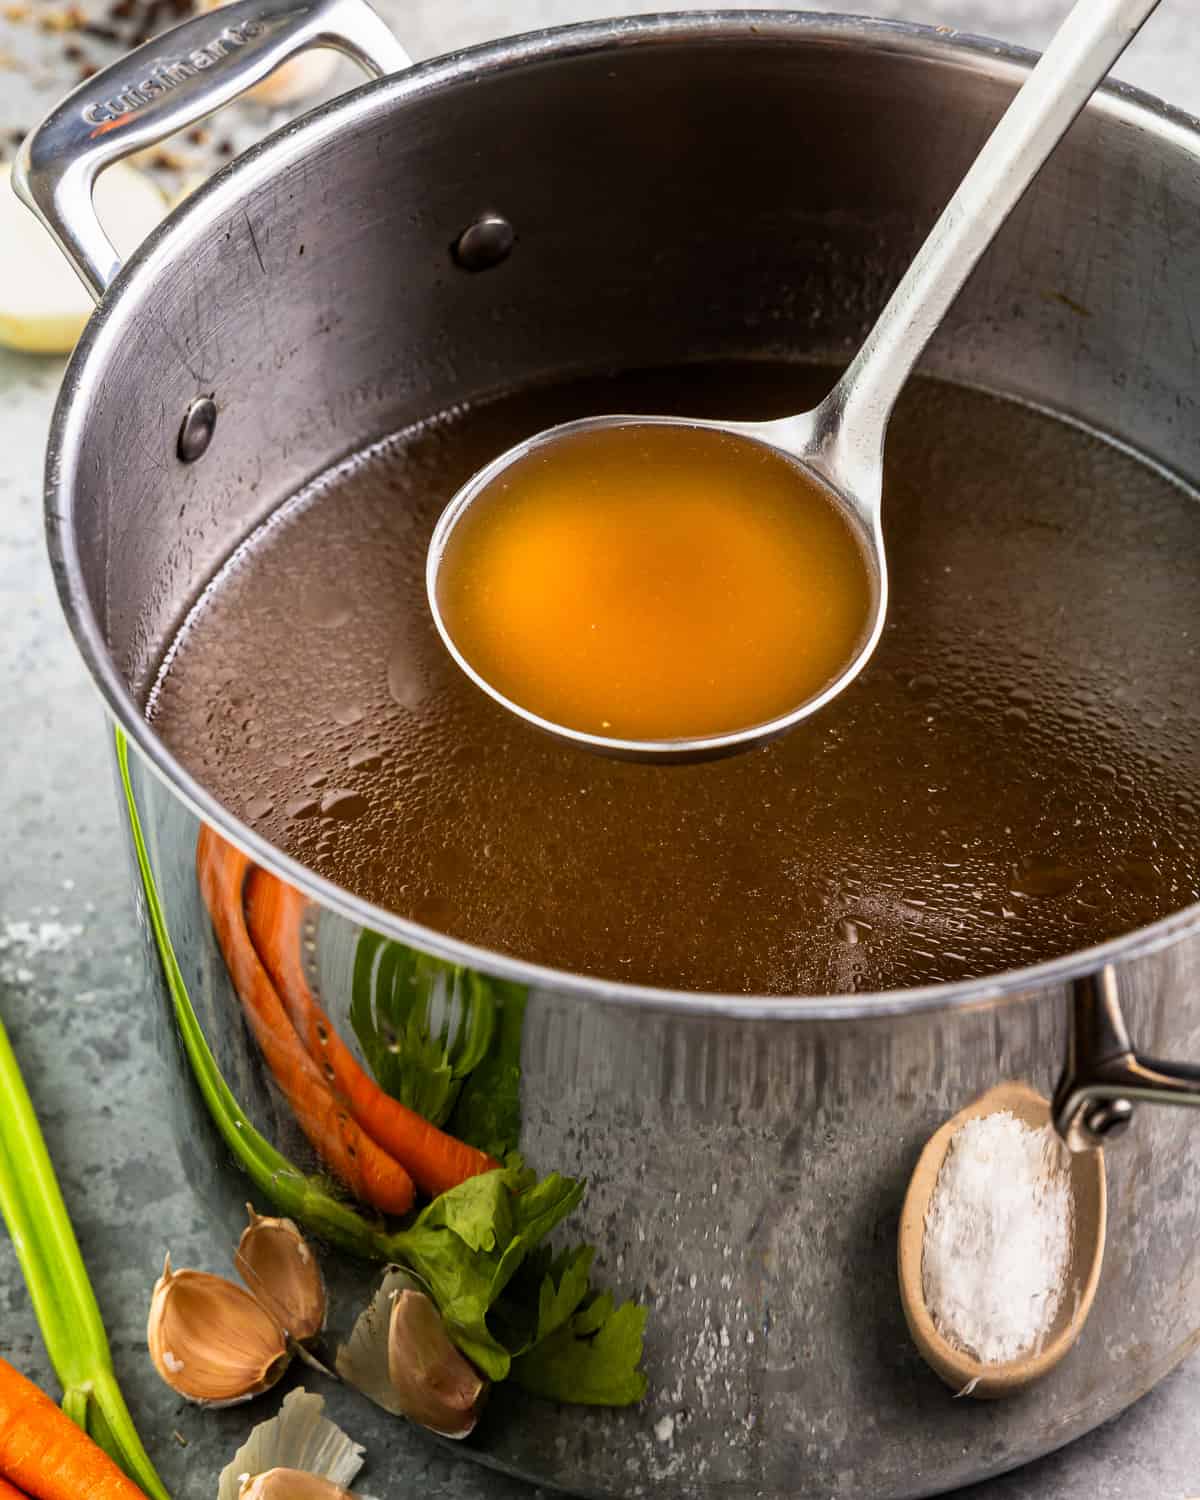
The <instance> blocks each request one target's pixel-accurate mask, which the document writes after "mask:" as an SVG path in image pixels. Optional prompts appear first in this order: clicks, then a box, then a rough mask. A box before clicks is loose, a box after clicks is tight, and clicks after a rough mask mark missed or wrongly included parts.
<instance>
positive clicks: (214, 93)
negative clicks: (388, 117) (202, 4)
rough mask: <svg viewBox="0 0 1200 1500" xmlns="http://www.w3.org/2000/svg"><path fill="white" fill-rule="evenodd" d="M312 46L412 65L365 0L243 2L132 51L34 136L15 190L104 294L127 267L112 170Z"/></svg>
mask: <svg viewBox="0 0 1200 1500" xmlns="http://www.w3.org/2000/svg"><path fill="white" fill-rule="evenodd" d="M310 47H331V48H334V49H335V50H336V51H338V52H342V53H344V54H345V55H346V56H347V57H349V58H352V59H353V60H354V61H355V62H357V63H359V64H360V65H361V66H362V67H363V68H364V69H365V70H366V71H367V72H368V73H370V74H372V75H373V76H375V77H383V76H385V75H386V74H388V73H396V72H400V71H402V70H403V69H405V68H407V67H408V66H410V62H409V58H408V55H407V53H406V52H405V51H404V49H403V47H401V45H400V43H399V42H398V41H397V40H396V38H395V37H394V36H393V35H392V33H391V31H390V30H389V29H388V27H387V26H386V25H385V24H384V22H383V20H382V19H381V18H380V17H379V16H378V15H377V14H376V12H375V11H374V10H373V9H372V8H371V6H370V5H369V4H368V3H367V0H236V3H234V4H231V5H226V6H224V7H222V8H221V9H219V10H213V11H209V12H206V13H205V14H204V15H200V16H197V17H195V18H194V19H193V20H190V21H185V22H184V23H183V25H181V26H177V27H175V28H174V29H173V30H171V31H168V32H165V33H164V34H163V35H162V36H159V37H155V38H153V39H152V40H151V41H148V42H146V43H144V44H143V45H142V46H141V47H138V48H136V49H135V50H134V51H133V52H130V53H127V54H126V55H125V56H124V57H122V58H120V59H118V61H116V62H115V63H113V64H112V65H111V66H110V67H108V68H105V69H103V71H101V72H99V73H97V74H95V76H94V77H92V78H89V79H88V80H87V81H86V82H85V83H82V84H81V85H80V86H79V87H78V88H77V89H75V90H74V91H73V92H72V93H71V94H69V95H68V96H67V98H66V99H64V100H63V102H62V103H61V104H59V105H58V106H57V108H55V109H53V110H52V111H51V112H50V114H49V115H47V116H46V118H45V119H44V120H43V121H42V123H41V124H40V125H39V126H38V127H37V129H36V130H34V131H33V132H32V133H31V134H30V135H29V136H27V137H26V139H25V141H24V143H23V144H22V146H21V149H20V152H19V153H18V156H17V160H16V163H15V165H14V168H13V187H14V188H15V190H16V192H17V194H18V196H19V197H20V198H21V199H22V200H23V201H24V202H25V203H26V204H28V206H29V207H30V208H31V209H32V210H33V211H34V213H35V214H37V216H38V218H39V219H41V221H42V223H43V224H45V226H46V228H47V229H48V230H49V231H50V233H51V234H52V235H53V236H54V238H55V240H56V241H57V242H58V244H59V247H60V248H61V249H62V251H63V253H64V254H65V255H66V257H67V259H68V260H69V261H70V262H71V264H72V266H73V267H74V268H75V270H76V272H77V273H78V274H79V277H80V279H81V280H82V281H83V283H84V285H85V286H86V287H87V289H88V291H89V292H90V293H91V294H92V296H93V297H94V298H95V299H96V300H97V301H99V300H100V298H101V297H102V296H103V295H104V293H105V292H106V291H107V289H108V287H109V286H110V285H111V283H112V282H113V280H114V279H115V277H116V275H117V273H118V272H119V271H120V269H121V258H120V256H119V255H118V254H117V252H116V250H115V249H114V247H113V244H112V242H111V240H110V239H109V238H108V236H107V235H106V234H105V232H104V230H103V228H102V227H101V224H100V220H99V219H98V218H97V216H96V211H95V208H94V206H93V203H92V189H93V187H94V186H95V182H96V178H97V177H98V176H99V175H100V173H101V172H103V171H104V169H105V167H109V166H111V165H112V163H113V162H115V161H120V159H121V158H122V157H123V156H128V155H129V154H130V152H132V151H140V150H142V149H143V148H144V147H146V146H153V145H154V144H155V143H156V142H157V141H161V140H163V139H164V138H165V137H166V136H169V135H173V134H174V133H175V132H176V131H177V130H182V129H185V128H186V127H187V126H189V125H194V124H195V123H196V122H197V121H198V120H202V119H204V117H205V116H206V115H210V114H212V113H213V112H214V111H215V110H218V109H220V108H221V107H222V105H225V104H229V103H231V102H232V101H233V100H234V99H236V98H237V97H238V95H239V94H243V93H245V92H246V90H247V89H250V88H253V87H254V85H255V84H256V83H260V82H261V81H262V80H263V79H264V78H266V77H267V75H268V74H270V73H273V72H274V71H275V69H276V68H278V67H280V66H281V65H282V64H283V63H285V62H287V61H288V59H289V58H291V57H294V56H295V55H296V54H297V53H299V52H304V51H306V50H307V49H308V48H310Z"/></svg>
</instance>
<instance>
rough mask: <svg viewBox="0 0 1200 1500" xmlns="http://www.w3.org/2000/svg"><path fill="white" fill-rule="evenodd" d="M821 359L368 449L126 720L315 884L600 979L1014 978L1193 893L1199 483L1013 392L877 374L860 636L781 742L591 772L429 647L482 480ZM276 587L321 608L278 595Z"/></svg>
mask: <svg viewBox="0 0 1200 1500" xmlns="http://www.w3.org/2000/svg"><path fill="white" fill-rule="evenodd" d="M829 380H830V376H829V374H828V373H827V372H823V371H820V370H814V369H811V368H806V367H801V366H783V365H776V366H771V365H765V364H744V365H737V366H731V365H726V366H712V367H689V368H687V369H682V370H675V371H668V372H660V373H653V374H642V375H630V376H622V377H616V378H606V379H604V380H596V381H578V382H575V383H573V384H570V385H564V386H561V387H556V388H551V389H548V390H542V391H533V392H526V393H522V394H518V395H516V396H512V397H507V398H504V399H501V400H497V401H495V402H492V403H489V404H486V405H482V406H480V407H478V408H476V409H474V410H463V411H456V412H453V413H450V414H448V415H446V416H445V417H443V418H439V419H436V420H433V421H431V422H428V423H426V424H424V425H422V426H421V427H418V428H416V429H413V430H412V431H410V432H407V433H402V434H400V435H399V436H397V437H395V438H392V439H389V440H387V441H386V442H384V443H382V444H380V445H379V446H378V447H376V448H375V449H373V450H371V451H370V452H369V453H366V454H363V455H359V456H358V457H356V458H355V459H354V460H352V461H351V462H349V463H347V464H345V465H342V466H341V467H339V468H338V469H336V470H334V471H331V472H330V473H329V474H327V475H325V476H323V477H322V478H321V479H320V480H318V481H317V482H316V483H315V484H314V485H312V486H311V487H310V488H309V489H308V490H307V491H305V492H304V493H303V494H302V495H299V496H297V497H296V498H295V499H294V500H292V501H291V502H289V503H288V504H287V505H285V506H284V507H283V508H282V509H281V510H280V511H279V512H278V513H277V514H276V515H275V516H273V517H272V518H271V520H270V521H268V522H267V523H266V525H265V526H264V527H263V528H261V530H260V531H259V532H258V533H257V534H256V535H255V536H254V537H252V538H251V539H250V540H249V542H247V543H246V544H244V545H243V546H242V547H241V548H240V549H239V550H238V552H237V554H236V555H235V556H234V557H233V559H231V561H230V563H229V564H228V565H227V567H226V568H225V569H224V570H223V572H222V573H221V574H220V575H219V576H218V578H217V579H216V580H214V582H213V584H212V585H211V586H210V588H209V589H208V590H207V591H206V593H205V594H204V596H203V598H202V599H201V600H200V602H199V603H198V605H197V606H196V608H195V609H194V610H193V612H192V614H191V616H190V617H189V619H188V621H187V622H186V624H185V626H184V628H183V630H182V631H181V632H180V635H179V637H178V638H177V640H176V642H175V643H174V645H173V647H172V649H171V651H170V653H169V655H168V658H167V661H166V665H165V667H164V670H163V672H162V674H161V675H160V679H159V682H158V684H157V686H156V688H155V691H154V693H153V695H152V698H151V701H150V704H149V708H148V712H149V714H150V717H151V719H152V721H153V722H154V724H155V726H156V727H157V728H158V730H159V731H160V732H161V733H162V735H163V736H164V738H165V739H166V740H167V742H168V743H169V744H170V745H171V746H172V747H173V749H174V750H175V752H176V753H177V754H178V755H179V756H180V758H181V759H182V760H183V761H184V763H185V764H186V765H187V766H188V767H189V769H191V770H192V771H193V772H194V773H195V774H196V775H197V776H198V777H199V778H200V779H201V780H202V781H203V782H205V783H206V784H207V785H208V786H210V787H211V788H212V790H213V791H214V792H215V793H216V794H217V795H218V796H219V797H220V798H222V799H223V800H224V801H225V802H226V803H227V804H228V805H229V806H230V807H232V808H233V809H234V810H240V811H242V813H243V815H244V816H247V817H248V818H250V820H251V821H253V822H254V823H255V825H256V826H257V827H258V829H259V831H260V832H262V833H263V834H265V835H266V836H267V837H268V838H270V839H271V840H273V841H274V842H275V843H276V844H278V845H279V846H280V847H281V848H284V849H286V850H287V851H288V853H290V854H292V855H294V856H295V857H296V858H298V859H300V860H303V861H305V862H306V863H308V864H310V865H312V866H313V867H314V868H316V869H318V870H320V871H321V872H322V873H323V874H325V875H327V876H329V877H330V878H331V879H333V880H335V881H337V882H338V883H340V884H342V885H344V886H347V887H348V888H350V889H352V890H355V891H357V892H359V893H360V894H362V895H364V896H366V897H368V898H370V899H372V900H375V901H377V902H379V903H381V904H382V905H385V906H390V907H392V908H394V909H395V910H397V911H399V912H401V913H403V914H404V915H406V916H410V917H414V918H416V919H418V920H420V921H424V922H426V923H429V924H430V925H433V926H436V927H438V928H439V929H442V930H444V931H446V932H449V933H452V934H454V935H456V936H459V937H463V938H466V939H468V940H470V941H472V942H476V943H480V944H483V945H485V946H488V947H493V948H498V949H502V950H504V951H507V952H510V953H514V954H516V955H518V956H520V957H523V958H529V959H533V960H536V961H538V962H542V963H546V964H550V965H553V966H556V967H561V968H568V969H575V970H578V971H582V972H585V973H591V974H601V975H605V976H608V977H610V978H613V979H619V980H625V981H633V982H642V983H649V984H663V985H669V986H677V987H684V988H692V989H709V990H722V991H733V992H764V993H832V992H847V993H851V992H853V993H860V992H863V991H870V990H875V989H883V988H890V987H894V986H900V985H912V984H922V983H926V982H936V981H943V980H951V979H962V978H965V977H969V976H973V975H981V974H987V973H993V972H996V971H999V970H1002V969H1007V968H1013V967H1017V966H1020V965H1023V964H1028V963H1033V962H1036V961H1038V960H1041V959H1045V958H1049V957H1052V956H1055V955H1057V954H1061V953H1065V952H1068V951H1071V950H1073V949H1078V948H1082V947H1086V946H1088V945H1090V944H1093V943H1096V942H1099V941H1101V940H1103V939H1105V938H1108V937H1111V936H1114V935H1116V934H1118V933H1121V932H1124V931H1127V930H1129V929H1131V928H1133V927H1137V926H1140V925H1143V924H1144V923H1146V922H1148V921H1152V920H1154V919H1156V918H1158V917H1161V916H1164V915H1166V914H1167V913H1169V912H1171V911H1173V910H1176V909H1178V908H1179V907H1182V906H1185V905H1187V904H1189V903H1190V902H1192V901H1194V900H1196V899H1197V897H1198V896H1200V803H1198V802H1197V798H1196V793H1195V788H1196V786H1197V772H1198V770H1200V694H1198V693H1197V691H1196V689H1197V685H1198V683H1197V678H1198V675H1200V673H1198V670H1197V656H1196V591H1195V551H1194V549H1195V547H1196V544H1197V539H1198V528H1200V512H1197V510H1196V508H1195V507H1196V499H1195V497H1194V496H1193V495H1191V494H1190V493H1188V492H1186V491H1185V490H1183V489H1181V488H1180V487H1178V486H1177V485H1175V484H1173V483H1172V482H1170V481H1169V480H1168V479H1167V478H1165V477H1164V476H1163V475H1162V474H1161V473H1160V472H1159V471H1157V470H1156V469H1154V468H1152V467H1150V466H1149V465H1147V464H1143V463H1141V462H1139V461H1138V460H1137V459H1135V458H1134V457H1132V456H1131V455H1130V454H1128V453H1127V452H1125V451H1122V450H1120V449H1118V448H1116V447H1114V446H1112V445H1109V444H1107V443H1105V442H1103V441H1101V440H1099V439H1098V438H1096V437H1093V436H1091V435H1089V434H1087V433H1084V432H1082V431H1080V430H1079V429H1078V428H1075V427H1072V426H1068V425H1066V424H1064V423H1060V422H1057V421H1055V420H1053V419H1052V418H1050V417H1048V416H1045V415H1043V414H1041V413H1037V412H1034V411H1030V410H1028V409H1026V408H1023V407H1020V406H1017V405H1014V404H1011V403H1007V402H1003V401H999V400H996V399H993V398H990V397H987V396H984V395H981V394H978V393H975V392H969V391H965V390H961V389H957V388H954V387H949V386H946V385H940V384H934V383H932V382H927V381H918V382H916V383H914V385H913V386H912V387H911V388H910V390H909V391H908V392H907V393H906V395H905V397H904V399H903V400H902V401H901V403H900V405H899V407H898V408H897V412H896V415H895V417H894V419H893V423H892V427H891V429H890V431H889V438H888V454H887V476H886V482H885V501H884V517H885V530H886V533H887V546H888V556H889V563H890V567H891V573H892V598H891V605H890V611H889V619H888V623H887V627H886V629H885V631H884V636H883V639H882V642H881V644H880V646H879V649H878V652H877V654H876V656H875V658H874V660H873V661H872V662H871V664H870V665H869V666H868V667H867V669H866V671H865V672H864V674H863V676H862V677H861V678H860V679H859V681H858V682H856V683H855V684H854V685H853V686H852V687H851V688H849V689H848V690H847V691H846V692H845V693H844V694H843V695H842V696H841V697H840V698H839V699H838V700H837V701H836V702H835V703H833V704H832V705H830V706H829V707H828V708H826V709H825V710H823V711H822V712H821V713H820V714H819V715H817V716H816V717H815V718H814V719H812V720H810V721H809V722H807V723H805V724H803V725H801V726H800V727H799V728H798V729H797V730H795V731H794V732H793V733H792V734H791V735H789V736H788V737H787V738H786V739H784V740H781V741H779V742H778V743H776V744H774V745H771V746H768V747H766V748H764V749H760V750H757V751H754V752H751V753H749V754H746V755H742V756H738V757H735V758H733V759H730V760H726V761H720V762H715V763H712V764H709V765H702V766H681V767H664V766H644V765H631V764H622V763H618V762H613V761H605V760H602V759H599V758H597V757H593V756H590V755H588V754H587V753H586V752H584V751H581V750H576V749H573V748H571V747H569V746H566V745H563V744H560V743H556V742H554V741H552V740H550V739H548V738H546V737H543V736H542V735H540V734H538V733H537V731H535V730H533V729H531V728H530V727H528V726H527V725H525V724H523V723H521V722H520V721H518V720H516V719H515V718H513V717H512V716H510V715H509V714H507V713H506V712H505V711H504V710H503V709H501V708H500V707H499V706H498V705H496V704H494V703H493V702H492V701H491V700H490V699H488V698H486V697H485V696H484V695H483V694H482V693H480V692H479V691H478V690H477V689H475V688H474V687H473V686H472V685H471V683H470V682H469V681H468V680H467V679H466V678H465V677H464V676H463V675H462V674H461V673H460V672H459V671H458V669H457V668H456V667H455V666H454V664H453V662H452V661H451V660H450V658H449V657H448V655H447V654H446V652H445V650H444V649H443V647H442V646H441V643H440V641H439V639H438V637H437V635H436V632H435V630H434V628H433V625H432V622H431V620H430V618H429V614H428V609H427V606H426V601H425V589H424V565H425V548H426V544H427V541H428V537H429V534H430V531H431V530H432V527H433V524H434V521H435V520H436V518H437V516H438V514H439V512H440V510H441V508H442V506H443V505H444V504H445V502H446V501H447V499H448V498H449V497H450V495H451V494H452V493H453V492H454V491H455V489H456V488H457V487H458V486H459V484H460V483H462V481H463V480H465V479H466V478H467V477H468V476H469V475H470V474H471V473H472V472H473V471H474V470H475V469H476V468H477V467H479V465H480V464H482V463H483V462H485V461H486V460H487V459H489V458H491V457H493V456H494V455H495V454H496V453H498V452H500V451H502V450H503V449H505V448H507V447H508V446H509V445H511V444H512V443H513V442H515V441H517V440H518V439H520V438H522V437H524V436H527V435H528V434H530V433H531V432H533V431H536V430H538V429H539V428H541V427H544V426H547V425H549V424H551V423H553V422H558V421H565V420H569V419H571V418H575V417H579V416H584V415H587V414H590V413H595V412H601V411H604V410H610V411H611V410H632V411H639V410H640V411H663V412H678V413H681V414H690V415H695V416H701V417H707V416H720V415H725V416H732V417H766V416H772V415H783V414H785V413H787V412H788V411H795V410H802V409H804V408H805V407H807V406H809V405H811V404H812V403H813V402H814V401H815V400H816V399H818V398H819V397H820V396H821V395H822V394H823V393H824V391H825V389H826V388H827V386H828V383H829ZM302 596H308V597H311V598H313V599H314V600H317V601H322V602H320V603H319V605H316V606H314V607H313V608H312V609H311V610H308V611H307V612H306V611H305V610H304V609H300V610H298V609H297V607H296V600H297V599H298V598H300V597H302ZM330 601H333V602H332V603H330ZM343 601H352V608H351V607H349V606H348V605H344V604H343ZM331 617H332V618H336V626H332V625H331ZM347 705H352V706H354V707H355V708H356V709H361V711H362V713H361V717H359V718H355V719H352V720H350V721H349V722H346V720H347V719H348V718H349V716H348V714H347V713H346V708H347ZM247 720H249V721H251V722H252V725H253V731H252V734H248V733H247V732H246V731H245V730H244V729H243V727H242V726H243V724H244V723H245V722H246V721H247ZM251 738H252V739H253V740H254V744H253V746H251V745H250V743H249V740H250V739H251ZM317 777H319V778H321V779H320V781H319V783H318V782H317V781H315V780H314V778H317ZM331 797H337V798H343V797H344V798H349V799H352V800H350V801H349V802H348V803H345V804H342V803H336V802H335V803H333V804H330V803H329V799H330V798H331ZM323 803H325V804H326V811H325V812H323V811H322V804H323ZM342 806H345V807H348V808H350V809H352V810H353V811H352V815H351V816H348V817H339V816H338V814H337V809H338V808H339V807H342Z"/></svg>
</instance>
